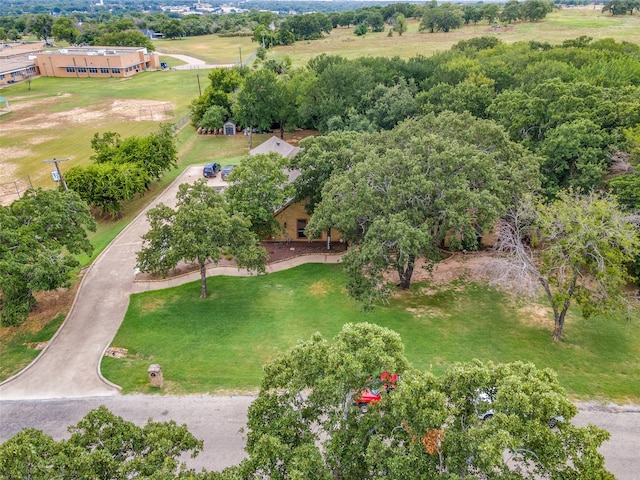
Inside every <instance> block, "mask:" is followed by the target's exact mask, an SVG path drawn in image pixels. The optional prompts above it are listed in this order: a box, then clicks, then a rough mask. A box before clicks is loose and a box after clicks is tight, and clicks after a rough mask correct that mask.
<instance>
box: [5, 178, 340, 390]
mask: <svg viewBox="0 0 640 480" xmlns="http://www.w3.org/2000/svg"><path fill="white" fill-rule="evenodd" d="M201 177H202V167H201V166H200V167H199V166H191V167H188V168H187V169H186V170H185V171H184V172H183V173H182V174H181V175H180V176H179V177H178V178H176V180H175V181H174V182H173V183H172V184H171V185H170V186H169V187H168V188H167V189H166V190H165V191H164V192H162V194H160V195H159V196H158V198H157V199H156V200H154V201H153V202H152V203H151V204H150V205H149V207H147V209H145V210H144V211H143V212H142V213H140V215H138V216H137V217H136V218H135V219H134V220H133V221H132V222H131V223H130V224H129V226H127V227H126V228H125V229H124V230H123V231H122V232H121V233H120V234H119V235H118V236H117V237H116V238H115V239H114V240H113V242H111V244H109V246H108V247H107V248H106V249H105V250H104V251H103V252H102V253H101V254H100V255H99V256H98V258H96V260H95V261H94V262H93V263H92V264H91V266H90V267H89V269H88V271H87V272H86V273H85V275H84V278H83V279H82V282H81V283H80V287H79V288H78V293H77V295H76V298H75V300H74V303H73V306H72V308H71V311H70V312H69V315H67V318H66V320H65V321H64V323H63V325H62V326H61V327H60V329H59V330H58V332H57V333H56V335H55V336H54V337H53V338H52V339H51V341H50V342H49V344H48V345H47V347H46V348H45V349H44V350H43V351H42V352H41V354H40V355H39V356H38V358H36V359H35V360H34V361H33V362H32V363H31V364H30V365H29V366H28V367H27V368H26V369H25V370H23V371H22V372H20V373H19V374H17V375H16V376H14V377H12V378H10V379H8V380H6V381H5V382H3V383H1V384H0V400H26V399H55V398H84V397H95V396H110V395H116V394H118V393H119V391H120V388H119V387H118V386H117V385H114V384H112V383H110V382H109V381H107V380H105V379H104V378H103V377H102V375H101V374H100V362H101V360H102V357H103V355H104V352H105V350H106V349H107V347H108V346H109V344H110V343H111V341H112V340H113V337H114V336H115V334H116V332H117V331H118V328H119V327H120V324H121V323H122V320H123V318H124V315H125V313H126V311H127V308H128V306H129V295H130V294H131V293H133V292H135V291H141V290H149V289H156V288H165V287H168V286H173V285H179V284H182V283H185V282H188V281H192V277H190V276H189V275H186V276H183V277H180V278H176V279H172V280H167V281H166V282H148V283H136V284H134V283H133V279H134V269H135V265H136V252H137V251H138V250H139V249H140V246H141V243H142V242H141V237H142V235H143V234H144V233H145V232H146V231H147V230H148V228H149V224H148V222H147V219H146V212H147V210H148V209H149V208H151V207H153V206H155V205H157V204H158V203H165V204H166V205H169V206H175V201H176V200H175V195H176V191H177V189H178V185H180V184H181V183H185V182H193V181H195V180H196V179H198V178H201ZM209 183H210V184H212V185H215V184H221V183H222V180H220V179H219V177H218V178H214V179H210V180H209ZM338 260H339V257H338V256H334V257H331V256H325V255H321V256H309V257H305V258H304V260H303V261H301V259H293V260H292V261H290V262H286V261H285V262H280V263H278V264H276V265H272V266H270V267H269V269H268V271H276V270H282V269H285V268H291V267H292V266H295V265H297V264H300V263H305V262H323V261H324V262H336V261H338ZM209 274H218V275H220V274H224V275H235V276H246V275H248V273H247V272H246V271H243V270H238V269H236V268H229V267H223V268H221V269H215V268H213V269H211V270H210V271H209ZM196 278H199V276H198V274H197V273H196Z"/></svg>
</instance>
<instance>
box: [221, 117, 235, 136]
mask: <svg viewBox="0 0 640 480" xmlns="http://www.w3.org/2000/svg"><path fill="white" fill-rule="evenodd" d="M222 129H223V132H224V134H225V135H235V134H236V124H235V123H233V122H232V121H231V120H227V121H226V122H224V125H223V126H222Z"/></svg>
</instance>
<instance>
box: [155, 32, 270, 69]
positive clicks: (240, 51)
mask: <svg viewBox="0 0 640 480" xmlns="http://www.w3.org/2000/svg"><path fill="white" fill-rule="evenodd" d="M153 45H154V46H155V48H156V50H157V52H158V53H160V54H162V53H178V54H182V55H189V56H191V57H195V58H199V59H200V60H204V61H205V62H207V63H209V64H212V65H217V64H228V63H240V57H242V61H243V62H244V61H246V60H247V57H249V55H251V54H252V53H253V52H255V51H256V48H258V45H257V44H256V43H255V42H252V41H251V37H220V36H219V35H203V36H197V37H185V38H180V39H176V40H169V39H159V40H154V41H153Z"/></svg>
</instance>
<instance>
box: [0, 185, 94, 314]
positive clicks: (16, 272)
mask: <svg viewBox="0 0 640 480" xmlns="http://www.w3.org/2000/svg"><path fill="white" fill-rule="evenodd" d="M95 228H96V225H95V221H94V219H93V217H92V216H91V214H90V212H89V208H88V207H87V204H86V203H84V202H83V201H82V200H81V199H80V197H79V196H78V194H76V193H75V192H73V191H68V192H63V191H59V190H41V189H37V190H28V191H27V192H26V193H25V194H24V196H23V197H22V198H20V199H19V200H16V201H15V202H13V203H12V204H11V205H9V206H2V205H0V292H1V296H0V300H2V303H1V304H0V308H1V309H2V313H1V314H0V323H2V325H14V324H19V323H21V322H22V321H23V320H24V319H25V318H26V317H27V314H28V313H29V310H30V309H31V307H33V306H34V305H35V304H36V301H35V298H34V296H33V294H34V293H35V292H40V291H46V290H54V289H56V288H59V287H64V286H66V285H67V283H68V282H69V279H70V275H71V273H72V272H73V270H74V269H75V268H77V267H78V265H79V263H78V261H77V260H76V258H75V254H78V253H86V254H91V251H92V250H93V246H92V245H91V243H90V242H89V240H88V239H87V234H86V230H91V231H94V230H95Z"/></svg>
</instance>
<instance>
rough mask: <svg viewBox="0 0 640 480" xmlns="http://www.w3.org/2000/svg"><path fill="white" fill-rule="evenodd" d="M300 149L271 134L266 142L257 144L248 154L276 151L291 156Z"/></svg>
mask: <svg viewBox="0 0 640 480" xmlns="http://www.w3.org/2000/svg"><path fill="white" fill-rule="evenodd" d="M299 151H300V147H294V146H293V145H291V144H290V143H287V142H285V141H284V140H281V139H280V138H278V137H276V136H273V137H271V138H270V139H269V140H267V141H266V142H264V143H262V144H261V145H259V146H257V147H256V148H254V149H253V150H251V151H250V152H249V155H258V154H260V153H271V152H276V153H279V154H280V155H282V156H283V157H285V158H291V157H293V156H294V155H295V154H296V153H298V152H299Z"/></svg>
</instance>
